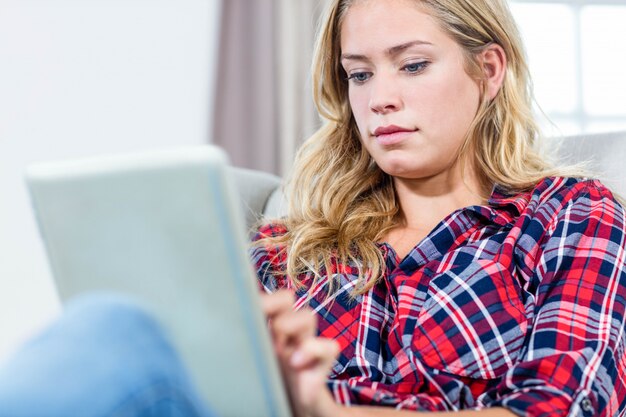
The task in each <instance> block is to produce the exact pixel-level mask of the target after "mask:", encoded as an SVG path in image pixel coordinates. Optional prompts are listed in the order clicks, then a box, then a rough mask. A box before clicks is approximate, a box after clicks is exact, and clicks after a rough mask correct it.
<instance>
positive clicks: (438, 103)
mask: <svg viewBox="0 0 626 417" xmlns="http://www.w3.org/2000/svg"><path fill="white" fill-rule="evenodd" d="M315 62H316V66H315V71H314V81H315V85H316V88H317V89H316V100H317V103H318V106H319V109H320V113H321V114H322V116H324V117H325V118H326V120H327V123H326V125H325V126H324V127H323V128H322V129H321V130H320V131H319V132H318V133H317V134H316V135H314V136H313V137H312V138H311V139H310V140H309V141H308V142H307V143H306V144H305V145H304V146H303V148H302V150H301V152H300V154H299V157H298V161H297V163H296V168H295V169H294V176H293V179H292V181H291V186H290V201H291V208H290V211H289V215H288V216H287V217H286V218H285V219H282V220H279V221H276V222H274V223H272V224H269V225H265V226H263V227H261V228H260V230H259V233H258V234H257V236H256V239H255V240H256V241H255V246H254V248H253V250H252V256H253V259H254V261H255V263H256V265H257V268H258V273H259V278H260V280H261V284H262V285H263V287H264V288H265V289H266V290H267V291H268V292H276V294H272V295H269V296H266V297H265V298H264V308H265V311H266V312H267V315H268V318H269V319H270V328H271V330H272V333H273V338H274V344H275V348H276V351H277V353H278V357H279V361H280V364H281V367H282V370H283V373H284V376H285V379H286V385H287V387H288V389H289V391H290V394H291V399H292V402H293V405H294V410H295V413H296V415H297V416H299V417H300V416H333V417H335V416H349V415H358V416H396V415H397V416H401V415H414V414H415V412H414V411H407V410H418V411H420V410H421V411H449V410H457V411H458V410H461V411H459V412H458V414H459V415H473V414H479V413H480V414H482V415H494V416H496V415H497V416H505V415H522V416H524V415H530V416H534V415H542V416H546V415H582V416H587V415H596V414H597V415H603V416H609V415H611V416H613V415H621V414H623V413H624V410H625V409H626V402H625V397H626V392H625V386H624V380H625V377H626V375H625V372H624V369H625V366H624V363H626V360H625V359H626V358H625V354H624V352H625V351H626V349H625V347H626V346H625V337H626V336H625V335H624V317H625V311H624V310H625V308H624V307H625V305H626V301H625V300H626V290H625V288H626V286H625V284H626V273H625V259H626V252H625V250H624V248H625V246H626V244H625V240H626V239H625V235H626V233H625V226H624V218H625V216H624V209H623V208H622V207H621V206H620V205H619V203H617V202H616V200H615V199H614V197H613V196H612V194H611V192H610V191H608V190H607V189H606V188H605V187H603V186H602V184H600V183H599V182H597V181H594V180H584V179H581V178H580V175H579V174H578V172H577V171H576V170H572V169H563V168H554V169H553V168H550V165H549V164H548V162H547V161H545V160H544V158H543V157H542V155H541V154H539V153H538V152H537V151H535V149H534V143H533V142H534V140H535V138H536V137H537V135H538V133H537V129H536V127H535V124H534V122H533V118H532V114H531V104H530V103H531V94H530V91H529V77H528V74H527V68H526V64H525V58H524V54H523V51H522V47H521V43H520V40H519V35H518V33H517V30H516V28H515V25H514V23H513V20H512V18H511V16H510V13H509V11H508V9H507V7H506V3H505V0H439V1H435V0H334V1H333V4H332V5H331V7H330V9H329V14H328V17H327V19H326V23H325V25H324V27H323V29H322V31H321V34H320V40H319V44H318V48H317V58H316V61H315ZM281 289H284V290H281ZM279 290H280V291H279ZM294 293H295V307H296V309H295V310H296V311H294V309H293V305H294V299H293V297H294V295H293V294H294ZM309 308H310V309H312V310H313V312H314V313H315V314H311V311H310V310H309ZM120 324H124V325H123V326H121V325H120ZM108 329H110V330H111V331H110V332H109V331H108ZM51 352H53V353H54V354H51ZM38 359H41V360H40V361H39V360H38ZM94 359H95V360H96V362H97V366H91V365H90V366H86V365H87V364H90V363H93V362H94ZM127 365H132V367H130V368H127ZM121 376H124V378H123V379H120V377H121ZM56 381H58V383H55V382H56ZM68 385H69V386H70V387H72V389H71V390H67V389H64V387H67V386H68ZM190 385H191V384H190V382H189V378H188V376H187V374H186V373H185V372H184V370H182V365H181V364H180V363H179V361H178V359H177V357H176V354H175V352H174V351H173V349H172V348H171V346H170V345H169V343H168V342H167V340H166V338H165V337H164V336H163V334H162V331H161V330H160V329H159V328H158V325H156V323H155V322H154V320H152V319H151V318H150V317H147V316H146V314H145V312H143V311H141V310H138V309H137V307H136V306H134V305H133V303H128V302H126V301H122V302H120V301H119V300H117V299H115V298H114V299H109V298H107V297H105V298H104V299H101V298H98V297H96V299H95V300H87V301H83V302H79V303H78V305H77V306H75V307H72V308H70V309H68V312H67V313H66V314H65V316H64V318H63V319H62V320H61V321H60V322H58V323H57V324H56V325H55V326H53V327H52V328H51V329H49V330H48V331H47V332H45V333H43V334H42V335H41V336H40V337H39V338H38V339H36V340H35V341H33V342H32V343H31V344H29V345H28V346H27V347H26V348H25V349H24V350H22V351H21V353H19V354H18V355H17V356H16V357H15V358H14V359H13V361H12V362H11V363H10V364H9V365H8V366H5V367H3V368H2V369H0V416H3V415H6V416H12V417H16V416H29V417H31V416H33V415H40V416H45V415H51V416H56V415H75V414H76V413H80V415H81V416H92V415H93V416H105V415H122V414H123V415H129V416H136V415H137V416H138V415H141V416H159V417H162V416H166V415H172V416H173V415H185V416H202V417H206V416H208V415H210V411H208V410H207V409H206V408H205V407H204V406H203V405H202V401H200V400H199V399H198V397H197V395H196V394H195V393H194V390H193V388H192V387H191V386H190ZM327 386H328V387H329V388H330V390H329V389H327V388H326V387H327ZM32 399H37V401H32ZM343 404H351V405H361V407H345V406H344V405H343ZM394 408H397V409H407V410H400V411H398V410H394ZM33 410H35V411H33Z"/></svg>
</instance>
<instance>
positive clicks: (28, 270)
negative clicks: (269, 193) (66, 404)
mask: <svg viewBox="0 0 626 417" xmlns="http://www.w3.org/2000/svg"><path fill="white" fill-rule="evenodd" d="M219 4H220V0H123V1H121V0H0V361H2V360H3V359H5V358H6V356H7V355H8V354H9V353H10V351H12V350H13V349H15V347H16V346H17V345H18V343H20V342H21V341H22V340H24V339H25V338H27V337H28V336H29V335H30V334H32V333H33V332H34V331H35V330H36V329H37V328H39V327H40V326H42V325H43V324H44V323H46V322H47V321H48V320H50V319H51V318H52V317H54V315H55V314H56V313H58V311H59V303H58V300H57V297H56V294H55V292H54V287H53V284H52V281H51V277H50V273H49V270H48V265H47V261H46V259H45V254H44V252H43V247H42V244H41V241H40V239H39V235H38V232H37V230H36V225H35V223H34V220H33V216H32V213H31V208H30V203H29V200H28V196H27V193H26V189H25V186H24V183H23V179H22V175H23V170H24V166H25V165H26V164H28V163H30V162H33V161H41V160H49V159H56V158H70V157H77V156H83V155H93V154H98V153H103V152H118V151H129V150H136V149H145V148H150V147H165V146H175V145H187V144H199V143H203V142H206V141H207V140H208V133H209V132H210V131H211V121H210V118H209V117H208V116H209V115H210V114H212V102H211V99H210V98H211V97H213V90H214V86H213V79H214V74H215V71H214V70H215V68H214V63H215V61H216V58H217V39H218V33H219V32H218V28H219Z"/></svg>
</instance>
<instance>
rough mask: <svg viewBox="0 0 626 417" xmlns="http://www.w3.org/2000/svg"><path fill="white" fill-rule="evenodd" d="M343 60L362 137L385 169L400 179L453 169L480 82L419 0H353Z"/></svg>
mask: <svg viewBox="0 0 626 417" xmlns="http://www.w3.org/2000/svg"><path fill="white" fill-rule="evenodd" d="M341 64H342V66H343V68H344V69H345V71H346V74H347V75H348V78H349V80H348V83H349V87H348V91H349V100H350V106H351V108H352V113H353V115H354V118H355V120H356V123H357V126H358V129H359V132H360V133H361V140H362V142H363V145H364V146H365V148H366V149H367V151H368V152H369V153H370V155H371V156H372V157H373V158H374V160H375V161H376V163H377V164H378V166H379V167H380V168H381V169H382V170H383V171H384V172H386V173H387V174H389V175H391V176H394V177H397V178H405V179H428V178H432V177H441V176H444V178H447V177H448V176H449V175H450V174H451V173H453V172H456V171H455V170H453V165H454V162H455V156H456V153H457V150H458V149H459V147H460V146H461V144H462V142H463V140H464V137H465V134H466V133H467V131H468V129H469V126H470V124H471V122H472V120H473V118H474V116H475V114H476V112H477V109H478V105H479V99H480V90H479V84H478V81H477V80H475V79H472V78H471V77H470V76H469V75H468V74H467V73H466V72H465V67H464V55H463V52H462V49H461V47H460V46H459V45H458V44H457V43H456V42H455V41H454V40H453V39H452V38H451V37H450V36H448V35H447V34H446V33H445V32H444V31H443V30H442V29H441V28H440V27H439V26H438V24H437V22H436V21H435V20H434V19H433V18H432V17H431V16H430V15H428V14H426V13H425V12H424V11H423V9H420V6H419V3H418V2H416V1H415V0H385V1H372V0H360V1H356V2H355V3H354V4H353V5H352V6H351V7H350V8H349V9H348V11H347V13H346V15H345V17H344V21H343V24H342V27H341ZM456 175H457V176H458V175H459V173H458V172H457V174H456Z"/></svg>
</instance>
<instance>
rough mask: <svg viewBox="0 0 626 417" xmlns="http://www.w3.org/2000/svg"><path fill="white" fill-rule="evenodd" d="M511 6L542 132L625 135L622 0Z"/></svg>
mask: <svg viewBox="0 0 626 417" xmlns="http://www.w3.org/2000/svg"><path fill="white" fill-rule="evenodd" d="M509 4H510V7H511V10H512V12H513V15H514V16H515V18H516V20H517V23H518V25H519V27H520V30H521V32H522V37H523V38H524V41H525V44H526V49H527V53H528V58H529V65H530V70H531V73H532V75H533V80H534V85H535V97H536V100H537V103H538V104H539V106H540V107H541V110H539V109H538V112H541V111H543V113H545V115H546V116H547V120H546V118H544V117H540V120H542V127H543V128H544V129H545V130H546V132H547V133H554V134H573V133H584V132H601V131H611V130H619V129H622V130H626V76H625V75H624V74H626V72H625V71H624V70H623V69H624V68H625V67H626V46H624V44H623V42H624V39H626V24H625V22H626V0H509ZM551 123H554V125H555V126H552V125H551ZM555 130H556V131H555Z"/></svg>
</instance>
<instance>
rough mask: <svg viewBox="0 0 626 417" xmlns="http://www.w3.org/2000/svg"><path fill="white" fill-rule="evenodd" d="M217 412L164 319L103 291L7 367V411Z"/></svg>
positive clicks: (72, 308)
mask: <svg viewBox="0 0 626 417" xmlns="http://www.w3.org/2000/svg"><path fill="white" fill-rule="evenodd" d="M61 416H63V417H72V416H76V417H105V416H107V417H109V416H115V417H156V416H158V417H170V416H171V417H175V416H186V417H210V416H213V414H212V413H211V412H210V411H209V410H208V408H207V407H206V406H205V405H204V404H203V402H202V400H201V399H200V398H199V397H198V395H197V393H196V392H195V389H194V388H193V386H192V383H191V381H190V379H189V376H188V375H187V373H186V372H185V370H184V367H183V365H182V363H181V361H180V359H179V358H178V356H177V354H176V352H175V351H174V350H173V348H172V347H171V345H170V344H169V342H168V341H167V339H166V337H165V336H164V334H163V331H162V329H161V328H160V327H159V325H158V323H156V321H155V320H154V319H153V318H152V317H151V316H150V315H149V314H147V313H145V312H144V311H143V310H142V309H141V308H139V307H138V306H136V305H135V304H134V303H133V302H132V301H130V300H127V299H125V298H121V297H118V296H114V295H107V294H98V295H90V296H86V297H82V298H80V299H78V300H76V301H74V302H72V303H70V304H69V305H68V306H67V307H66V309H65V311H64V313H63V315H62V316H61V318H60V319H59V320H58V321H57V322H55V323H54V324H53V325H52V326H50V327H48V328H47V329H46V330H45V331H44V332H43V333H41V334H40V335H39V336H37V337H36V338H35V339H33V340H32V341H30V342H29V343H27V344H26V345H25V346H24V347H23V348H22V349H21V350H19V351H18V352H17V353H16V354H15V355H14V356H13V357H12V358H10V359H9V360H8V361H7V362H6V364H5V365H3V366H2V368H0V417H61Z"/></svg>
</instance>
